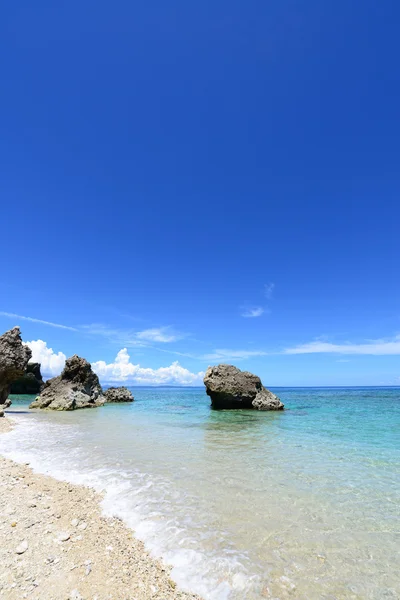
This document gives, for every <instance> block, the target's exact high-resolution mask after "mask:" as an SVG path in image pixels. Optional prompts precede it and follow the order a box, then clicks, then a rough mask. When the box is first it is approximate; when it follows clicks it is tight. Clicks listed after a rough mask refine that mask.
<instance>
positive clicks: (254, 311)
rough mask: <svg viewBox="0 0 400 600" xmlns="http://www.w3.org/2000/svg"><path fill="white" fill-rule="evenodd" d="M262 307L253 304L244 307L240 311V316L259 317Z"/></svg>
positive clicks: (262, 310)
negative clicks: (242, 310) (251, 306)
mask: <svg viewBox="0 0 400 600" xmlns="http://www.w3.org/2000/svg"><path fill="white" fill-rule="evenodd" d="M263 312H264V309H263V308H262V307H261V306H254V307H253V308H246V309H245V311H244V312H242V317H246V318H252V317H261V315H262V314H263Z"/></svg>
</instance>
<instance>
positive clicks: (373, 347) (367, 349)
mask: <svg viewBox="0 0 400 600" xmlns="http://www.w3.org/2000/svg"><path fill="white" fill-rule="evenodd" d="M316 353H331V354H364V355H373V356H385V355H395V354H400V335H396V336H395V337H393V338H391V339H380V340H368V341H366V342H364V343H362V344H352V343H346V344H331V343H330V342H323V341H318V340H316V341H313V342H308V343H307V344H300V345H299V346H295V347H293V348H286V349H285V350H284V351H283V352H282V354H316Z"/></svg>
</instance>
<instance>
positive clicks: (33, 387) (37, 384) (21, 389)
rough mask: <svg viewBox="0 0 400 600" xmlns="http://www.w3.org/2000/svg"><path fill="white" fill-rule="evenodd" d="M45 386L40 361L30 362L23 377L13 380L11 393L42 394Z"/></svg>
mask: <svg viewBox="0 0 400 600" xmlns="http://www.w3.org/2000/svg"><path fill="white" fill-rule="evenodd" d="M43 386H44V381H43V377H42V374H41V372H40V363H28V366H27V368H26V371H25V373H24V374H23V375H22V377H19V378H18V379H16V380H15V381H13V382H12V384H11V390H10V394H40V392H41V391H42V388H43Z"/></svg>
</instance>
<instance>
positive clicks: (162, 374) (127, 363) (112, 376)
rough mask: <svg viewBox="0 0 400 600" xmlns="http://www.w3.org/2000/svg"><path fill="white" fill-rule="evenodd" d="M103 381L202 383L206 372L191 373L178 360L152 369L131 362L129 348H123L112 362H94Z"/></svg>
mask: <svg viewBox="0 0 400 600" xmlns="http://www.w3.org/2000/svg"><path fill="white" fill-rule="evenodd" d="M92 367H93V370H94V371H95V372H96V373H97V375H98V376H99V378H100V380H101V381H104V382H106V383H117V382H125V383H132V384H139V385H201V383H202V381H203V377H204V373H203V372H202V371H200V372H199V373H191V372H190V371H189V370H188V369H185V368H184V367H182V366H181V365H180V364H179V362H178V361H175V362H173V363H172V364H171V365H170V366H169V367H160V368H158V369H150V368H145V367H141V366H140V365H139V364H138V365H135V364H133V363H132V362H131V360H130V356H129V354H128V350H127V349H126V348H122V350H120V351H119V352H118V354H117V356H116V358H115V361H114V362H112V363H108V364H107V363H106V362H105V361H103V360H99V361H97V362H95V363H93V364H92Z"/></svg>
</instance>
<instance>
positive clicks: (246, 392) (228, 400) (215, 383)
mask: <svg viewBox="0 0 400 600" xmlns="http://www.w3.org/2000/svg"><path fill="white" fill-rule="evenodd" d="M204 385H205V386H206V392H207V394H208V395H209V396H210V398H211V404H212V406H213V407H214V408H230V409H233V408H255V409H257V410H282V409H283V408H284V405H283V404H282V402H281V401H280V400H279V398H278V397H277V396H275V394H273V393H272V392H270V391H269V390H267V389H266V388H265V387H264V386H263V385H262V383H261V379H260V378H259V377H257V375H253V374H252V373H249V372H248V371H241V370H240V369H238V368H237V367H234V366H233V365H218V366H215V367H209V368H208V369H207V371H206V374H205V376H204Z"/></svg>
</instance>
